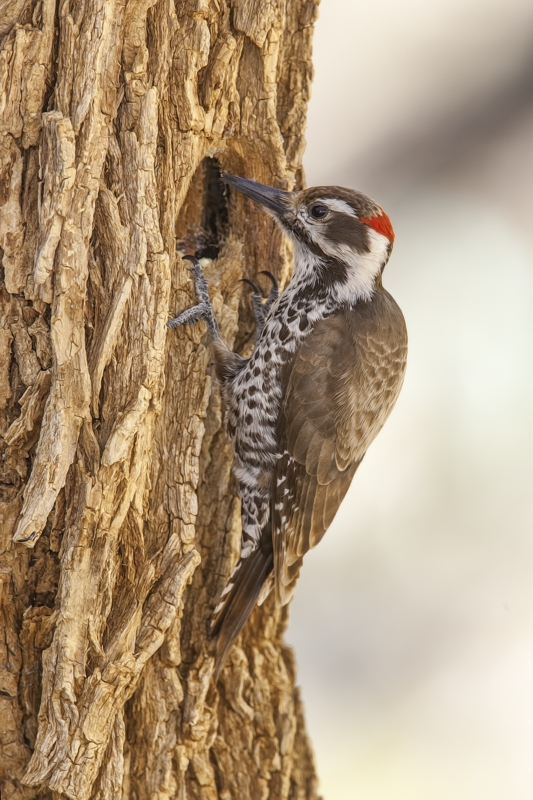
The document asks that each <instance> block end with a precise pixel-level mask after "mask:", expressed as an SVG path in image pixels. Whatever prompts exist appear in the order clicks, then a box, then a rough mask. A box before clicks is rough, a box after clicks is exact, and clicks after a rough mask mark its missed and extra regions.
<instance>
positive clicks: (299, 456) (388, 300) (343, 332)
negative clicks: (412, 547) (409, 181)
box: [168, 175, 407, 674]
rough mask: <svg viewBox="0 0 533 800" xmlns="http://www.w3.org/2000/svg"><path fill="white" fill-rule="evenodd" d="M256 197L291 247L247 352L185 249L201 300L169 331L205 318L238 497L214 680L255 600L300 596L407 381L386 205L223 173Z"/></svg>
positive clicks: (337, 190) (257, 297)
mask: <svg viewBox="0 0 533 800" xmlns="http://www.w3.org/2000/svg"><path fill="white" fill-rule="evenodd" d="M222 179H223V180H224V181H225V183H227V184H229V186H231V187H232V188H233V189H236V190H237V191H239V192H241V193H242V194H244V195H246V196H247V197H249V198H251V199H252V200H254V201H255V202H257V203H259V204H260V205H262V206H263V207H264V208H265V210H266V211H267V212H268V213H269V214H270V215H272V216H273V217H274V218H275V219H276V220H277V222H278V223H279V225H280V226H281V228H282V230H283V231H284V232H285V233H286V234H287V235H288V236H289V237H290V239H291V240H292V243H293V246H294V273H293V275H292V278H291V280H290V282H289V284H288V285H287V287H286V288H285V290H284V291H283V293H282V294H281V295H279V296H278V291H277V283H276V280H275V278H274V276H272V275H271V274H270V273H268V272H267V273H265V274H266V275H267V276H268V277H269V278H270V280H271V281H272V284H273V286H272V290H271V292H270V295H269V297H268V299H267V300H266V302H264V303H263V302H262V297H261V293H260V290H259V289H258V287H257V286H256V285H255V284H254V283H253V282H251V281H248V282H249V283H251V285H252V287H253V289H254V294H253V296H252V300H253V306H254V311H255V316H256V319H257V324H258V331H257V336H256V343H255V347H254V350H253V353H252V355H251V356H250V358H242V357H241V356H239V355H237V354H236V353H233V352H231V351H230V350H229V349H228V347H227V346H226V345H225V344H224V342H223V341H222V339H221V338H220V333H219V330H218V325H217V322H216V319H215V316H214V314H213V309H212V307H211V303H210V301H209V295H208V287H207V282H206V280H205V278H204V276H203V273H202V268H201V266H200V263H199V262H198V261H197V260H196V259H195V258H193V257H191V256H188V257H187V258H188V259H189V260H190V261H191V262H192V263H193V270H192V271H193V277H194V283H195V289H196V293H197V295H198V299H199V301H200V302H199V304H198V305H196V306H194V307H193V308H190V309H188V310H187V311H184V312H183V313H182V314H180V315H179V316H178V317H176V318H175V319H173V320H171V322H169V323H168V324H169V326H170V327H175V326H177V325H182V324H184V323H189V324H190V323H193V322H196V321H198V320H200V319H204V320H205V321H206V322H207V326H208V330H209V333H210V335H211V339H212V344H213V350H214V355H215V365H216V373H217V377H218V380H219V382H220V386H221V391H222V397H223V402H224V406H225V411H226V424H227V428H228V432H229V435H230V436H231V438H232V439H233V442H234V446H235V461H234V466H233V470H234V474H235V476H236V478H237V481H238V485H239V495H240V498H241V501H242V544H241V554H240V559H239V561H238V563H237V566H236V567H235V569H234V570H233V573H232V575H231V577H230V579H229V582H228V585H227V586H226V588H225V590H224V592H223V593H222V596H221V598H220V602H219V604H218V606H217V608H216V609H215V612H214V616H213V623H212V633H213V635H214V636H215V637H216V674H218V672H219V671H220V668H221V666H222V663H223V660H224V657H225V655H226V653H227V651H228V649H229V648H230V647H231V645H232V644H233V642H234V640H235V638H236V637H237V636H238V634H239V633H240V631H241V629H242V627H243V625H244V623H245V622H246V620H247V619H248V617H249V615H250V613H251V611H252V609H253V607H254V605H255V604H256V602H259V603H261V602H262V601H263V600H264V599H265V598H266V597H267V596H268V594H269V593H270V591H271V590H272V589H274V591H275V596H276V600H277V602H278V603H281V604H285V603H287V602H288V601H289V600H290V598H291V596H292V594H293V591H294V587H295V584H296V580H297V578H298V574H299V572H300V567H301V565H302V560H303V557H304V555H305V553H306V552H307V551H308V550H309V549H310V548H312V547H314V546H315V545H316V544H318V542H319V541H320V539H321V538H322V536H323V535H324V533H325V531H326V530H327V529H328V527H329V526H330V524H331V522H332V521H333V518H334V516H335V514H336V513H337V510H338V508H339V506H340V504H341V502H342V500H343V498H344V496H345V494H346V492H347V490H348V487H349V486H350V483H351V481H352V478H353V476H354V474H355V471H356V470H357V467H358V466H359V464H360V463H361V461H362V459H363V456H364V454H365V453H366V451H367V449H368V447H369V445H370V443H371V442H372V441H373V440H374V438H375V437H376V435H377V433H378V432H379V430H380V429H381V428H382V426H383V424H384V422H385V420H386V419H387V417H388V416H389V414H390V412H391V410H392V407H393V406H394V403H395V402H396V400H397V398H398V395H399V393H400V389H401V386H402V382H403V378H404V373H405V365H406V357H407V331H406V327H405V321H404V318H403V315H402V312H401V310H400V308H399V307H398V305H397V304H396V302H395V301H394V299H393V298H392V297H391V295H390V294H389V293H388V292H387V291H386V290H385V289H384V288H383V285H382V273H383V269H384V267H385V265H386V263H387V261H388V259H389V256H390V253H391V250H392V244H393V241H394V233H393V230H392V226H391V223H390V221H389V218H388V217H387V215H386V214H385V212H384V211H383V210H382V209H381V208H380V207H379V206H378V205H376V203H374V202H373V201H372V200H370V199H369V198H368V197H365V196H364V195H363V194H361V193H359V192H356V191H353V190H351V189H344V188H341V187H339V186H317V187H314V188H311V189H305V190H303V191H296V192H285V191H281V190H280V189H274V188H272V187H269V186H264V185H262V184H260V183H256V182H254V181H250V180H246V179H244V178H237V177H235V176H232V175H223V176H222Z"/></svg>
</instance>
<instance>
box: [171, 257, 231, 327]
mask: <svg viewBox="0 0 533 800" xmlns="http://www.w3.org/2000/svg"><path fill="white" fill-rule="evenodd" d="M183 260H184V261H190V262H191V264H192V265H193V266H192V269H191V272H192V276H193V280H194V288H195V290H196V295H197V297H198V300H199V301H200V302H199V303H198V305H197V306H193V307H192V308H188V309H187V310H186V311H182V312H181V314H178V316H177V317H174V319H171V320H170V322H167V327H169V328H177V327H178V325H192V324H193V323H195V322H198V321H199V320H201V319H203V320H205V322H206V323H207V329H208V331H209V334H210V336H211V339H212V341H219V340H220V331H219V329H218V323H217V321H216V318H215V314H214V312H213V306H212V305H211V301H210V299H209V291H208V286H207V281H206V279H205V276H204V273H203V270H202V267H201V264H200V262H199V261H198V259H197V258H194V256H184V257H183Z"/></svg>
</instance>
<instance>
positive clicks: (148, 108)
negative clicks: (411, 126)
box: [0, 0, 317, 800]
mask: <svg viewBox="0 0 533 800" xmlns="http://www.w3.org/2000/svg"><path fill="white" fill-rule="evenodd" d="M10 8H11V10H12V15H13V18H12V20H11V21H10V23H9V24H2V25H0V37H1V38H0V64H1V68H0V101H1V102H0V109H2V110H1V112H0V256H1V258H2V270H3V271H2V273H1V277H2V283H1V286H0V297H1V304H0V450H1V455H2V459H1V460H0V515H1V524H0V622H1V624H2V626H3V630H4V631H5V633H4V637H3V638H1V639H0V729H1V730H2V731H3V733H2V737H0V789H1V794H2V798H4V797H5V798H6V800H26V798H32V797H39V798H43V800H44V798H51V797H52V796H54V797H59V796H64V797H70V798H76V799H77V800H89V799H90V800H94V798H101V800H104V798H105V800H114V799H116V800H119V798H120V800H123V798H126V797H132V798H137V799H138V800H141V799H143V798H146V800H155V798H160V799H161V800H163V799H164V798H173V797H176V798H178V797H179V798H182V800H184V799H185V798H198V800H216V798H219V799H220V800H228V799H229V798H232V797H235V798H237V797H238V798H244V797H250V798H254V800H255V798H261V797H265V798H266V797H271V798H279V800H288V798H291V799H295V798H304V797H305V798H310V799H311V800H312V799H313V798H316V797H317V790H316V778H315V772H314V766H313V762H312V755H311V750H310V746H309V743H308V740H307V737H306V733H305V728H304V723H303V713H302V708H301V703H300V700H299V696H298V693H297V689H296V688H295V680H296V677H295V670H294V664H293V660H292V656H291V655H290V651H289V650H288V649H287V648H286V647H285V645H284V644H283V631H284V628H285V625H286V613H287V612H286V610H284V611H281V610H279V609H276V608H275V607H274V605H273V603H272V602H271V601H268V602H267V603H265V605H264V606H263V607H261V608H260V609H257V610H256V611H255V612H254V614H253V615H252V618H251V620H250V623H249V624H248V626H247V627H246V629H245V631H244V632H243V635H242V636H241V637H240V639H239V640H238V642H237V645H236V646H235V648H234V650H233V651H232V653H231V654H230V657H229V658H228V664H227V667H226V668H225V670H224V671H223V674H222V677H221V680H220V682H219V685H218V687H215V686H214V685H213V681H212V670H213V659H212V656H211V652H210V642H209V636H208V626H209V619H210V616H211V613H212V610H213V607H214V605H215V603H216V600H217V597H218V595H219V593H220V591H221V590H222V588H223V586H224V584H225V581H226V580H227V577H228V575H229V574H230V572H231V569H232V567H233V565H234V563H235V561H236V559H237V556H238V549H239V539H240V520H239V513H240V508H239V501H238V498H237V497H236V491H235V488H236V487H235V483H234V480H233V478H232V476H231V460H232V449H231V444H230V442H229V441H228V439H227V437H226V434H225V432H224V429H223V420H222V408H221V402H220V395H219V392H218V388H217V386H216V384H215V382H214V380H213V377H212V373H211V366H210V355H209V347H208V341H207V338H206V331H205V327H204V326H203V325H202V324H199V325H197V326H194V327H191V328H187V329H179V330H175V331H171V332H169V331H168V330H167V327H166V323H167V321H168V319H169V318H170V317H172V316H174V315H175V314H176V313H179V311H181V310H183V309H184V308H186V307H187V306H189V305H190V304H191V303H192V302H194V297H193V289H192V284H191V280H190V273H189V272H188V269H187V265H186V263H184V262H183V261H182V260H181V255H183V254H185V253H193V254H195V255H196V256H197V257H199V258H202V259H203V260H204V261H203V263H204V264H205V272H206V275H207V277H208V279H209V282H210V292H211V296H212V301H213V306H214V308H215V312H216V314H217V318H218V320H219V323H220V328H221V332H222V335H223V337H224V339H225V340H226V341H227V343H228V344H229V345H230V346H234V347H235V348H236V349H238V351H239V352H241V353H242V354H247V353H249V352H250V349H251V347H252V342H253V335H254V324H253V317H252V313H251V306H250V303H249V299H248V296H247V293H246V292H243V290H242V283H240V279H241V278H242V277H243V276H248V277H252V278H253V277H254V276H255V275H256V274H257V272H258V271H259V270H260V269H269V270H271V271H272V272H274V273H276V274H277V276H278V278H279V279H280V282H281V283H282V284H283V282H284V281H285V280H286V278H287V276H288V273H289V270H290V265H291V259H290V253H289V252H288V249H287V246H286V244H285V243H284V242H283V241H282V238H281V236H280V234H279V232H278V231H277V230H276V229H275V227H274V224H273V222H272V221H271V220H270V219H269V218H268V217H266V216H265V215H263V214H262V213H261V211H260V210H258V209H256V208H253V207H252V206H251V205H250V204H249V203H248V202H247V201H246V200H245V199H244V198H242V197H240V196H239V197H238V196H235V195H230V194H229V193H228V192H227V191H226V190H224V189H223V187H222V184H221V183H220V181H219V174H220V171H228V172H236V173H239V174H246V175H247V176H249V177H252V178H255V179H257V180H260V181H263V182H266V183H276V184H277V185H280V186H283V187H285V188H288V189H290V188H292V187H293V186H294V185H295V184H298V183H299V182H300V181H301V155H302V152H303V129H304V125H305V115H306V105H307V100H308V97H309V86H310V79H311V66H310V53H311V33H312V25H313V22H314V20H315V18H316V11H317V2H316V0H279V2H277V0H276V2H273V3H266V4H265V3H258V2H255V0H239V2H236V0H233V2H232V3H231V4H230V3H229V2H228V3H222V4H221V3H218V4H214V3H212V4H209V3H204V2H200V3H198V2H197V1H196V0H186V2H184V3H180V4H177V5H176V4H174V3H173V2H172V0H146V1H145V2H132V0H128V1H127V0H85V2H83V3H81V4H80V3H73V2H71V0H65V2H61V3H58V2H56V0H17V1H16V2H13V3H11V6H10Z"/></svg>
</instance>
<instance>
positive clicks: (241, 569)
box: [211, 531, 274, 681]
mask: <svg viewBox="0 0 533 800" xmlns="http://www.w3.org/2000/svg"><path fill="white" fill-rule="evenodd" d="M269 534H270V531H269ZM265 539H266V541H264V540H265ZM273 565H274V557H273V553H272V542H271V539H270V535H268V536H267V537H265V536H263V537H262V540H261V541H260V543H259V546H258V547H257V548H256V549H255V550H253V551H252V552H251V553H250V555H249V556H247V557H246V558H241V560H240V561H239V563H238V564H237V566H236V567H235V570H234V571H233V575H232V576H231V578H230V582H229V583H228V586H227V587H226V589H225V590H224V592H223V594H222V598H221V602H220V603H219V604H218V606H217V608H216V609H215V613H214V617H213V623H212V628H211V632H212V634H213V636H214V637H216V648H215V681H216V680H217V678H218V676H219V674H220V670H221V669H222V666H223V664H224V659H225V658H226V655H227V652H228V650H229V649H230V647H231V646H232V644H233V642H234V641H235V639H236V638H237V636H238V635H239V633H240V632H241V631H242V629H243V626H244V623H245V622H246V620H247V619H248V617H249V616H250V614H251V613H252V610H253V607H254V606H255V604H256V601H257V598H258V597H259V593H260V592H261V588H262V586H263V584H264V583H265V581H266V579H267V578H268V576H269V575H270V573H271V572H272V568H273Z"/></svg>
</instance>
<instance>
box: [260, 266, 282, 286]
mask: <svg viewBox="0 0 533 800" xmlns="http://www.w3.org/2000/svg"><path fill="white" fill-rule="evenodd" d="M259 274H260V275H266V276H267V278H268V279H269V281H270V282H271V283H272V286H273V287H274V289H277V288H278V279H277V278H276V276H275V275H272V273H271V272H269V271H268V270H266V269H262V270H261V272H260V273H259Z"/></svg>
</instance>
